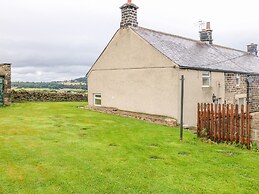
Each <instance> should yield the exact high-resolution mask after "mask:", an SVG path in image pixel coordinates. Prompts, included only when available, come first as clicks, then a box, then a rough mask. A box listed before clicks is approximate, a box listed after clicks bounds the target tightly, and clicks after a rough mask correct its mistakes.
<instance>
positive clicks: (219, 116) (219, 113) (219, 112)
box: [218, 104, 221, 142]
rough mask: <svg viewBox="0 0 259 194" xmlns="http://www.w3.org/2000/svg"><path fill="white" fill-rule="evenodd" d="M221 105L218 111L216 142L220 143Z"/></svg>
mask: <svg viewBox="0 0 259 194" xmlns="http://www.w3.org/2000/svg"><path fill="white" fill-rule="evenodd" d="M220 132H221V104H219V110H218V141H219V142H220V141H221V135H220Z"/></svg>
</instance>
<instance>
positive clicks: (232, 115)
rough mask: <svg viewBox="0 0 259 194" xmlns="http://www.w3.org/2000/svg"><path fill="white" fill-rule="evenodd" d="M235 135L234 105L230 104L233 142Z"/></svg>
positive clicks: (231, 139)
mask: <svg viewBox="0 0 259 194" xmlns="http://www.w3.org/2000/svg"><path fill="white" fill-rule="evenodd" d="M233 137H234V105H233V104H231V106H230V141H231V143H232V142H233Z"/></svg>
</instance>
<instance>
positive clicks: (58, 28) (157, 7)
mask: <svg viewBox="0 0 259 194" xmlns="http://www.w3.org/2000/svg"><path fill="white" fill-rule="evenodd" d="M0 1H1V12H0V26H1V30H0V63H1V62H11V63H12V70H13V75H12V79H13V80H20V81H22V80H26V81H36V80H37V81H51V80H62V79H70V78H76V77H78V76H84V75H85V73H86V72H87V71H88V69H89V68H90V66H91V65H92V64H93V63H94V62H95V60H96V59H97V57H98V56H99V55H100V53H101V52H102V50H103V49H104V48H105V46H106V45H107V43H108V42H109V40H110V39H111V37H112V36H113V34H114V33H115V32H116V30H117V29H118V28H119V23H120V19H121V18H120V17H121V15H120V14H121V13H120V9H119V7H120V6H121V5H122V4H124V3H126V0H109V1H100V0H99V1H98V0H37V1H35V0H0ZM133 2H134V3H136V4H137V5H138V6H139V7H140V8H139V10H138V21H139V25H140V26H143V27H147V28H151V29H154V30H159V31H163V32H168V33H172V34H176V35H181V36H186V37H189V38H193V39H198V38H199V37H198V26H197V22H198V21H199V20H205V21H210V22H211V26H212V29H213V38H214V43H215V44H220V45H224V46H229V47H234V48H237V49H242V50H245V49H246V45H247V44H249V43H251V42H254V43H259V37H258V34H259V26H258V25H257V24H258V16H257V9H258V5H259V2H258V1H257V0H250V1H249V3H247V2H243V1H234V0H228V1H223V0H218V1H210V2H208V1H205V0H197V1H189V0H182V1H177V2H175V1H171V0H163V1H141V0H133Z"/></svg>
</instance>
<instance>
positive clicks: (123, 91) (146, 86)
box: [88, 29, 179, 117]
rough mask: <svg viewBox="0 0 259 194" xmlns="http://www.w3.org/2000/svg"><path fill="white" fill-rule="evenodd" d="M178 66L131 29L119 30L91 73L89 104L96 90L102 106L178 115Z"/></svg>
mask: <svg viewBox="0 0 259 194" xmlns="http://www.w3.org/2000/svg"><path fill="white" fill-rule="evenodd" d="M178 76H179V75H178V69H176V68H175V64H173V63H172V62H171V61H170V60H169V59H168V58H166V57H165V56H164V55H162V54H161V53H160V52H159V51H157V50H156V49H155V48H153V47H152V46H150V45H149V44H148V43H147V42H145V41H144V40H143V39H142V38H140V37H139V36H138V35H136V34H135V32H133V31H132V30H131V29H121V30H119V31H118V32H117V34H116V35H115V37H114V38H113V40H112V41H111V42H110V44H109V45H108V47H107V48H106V50H105V51H104V52H103V54H102V55H101V56H100V58H99V59H98V60H97V62H96V64H95V65H94V67H93V68H92V71H91V72H90V74H89V76H88V85H89V91H88V92H89V105H93V93H101V94H102V106H107V107H116V108H119V109H122V110H128V111H136V112H144V113H149V114H158V115H166V116H171V117H176V116H177V115H178V112H177V111H178V109H177V106H178V105H177V102H178V97H179V96H178V91H179V77H178Z"/></svg>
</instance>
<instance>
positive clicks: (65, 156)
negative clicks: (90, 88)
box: [0, 103, 259, 194]
mask: <svg viewBox="0 0 259 194" xmlns="http://www.w3.org/2000/svg"><path fill="white" fill-rule="evenodd" d="M80 105H86V104H84V103H21V104H13V106H11V107H6V108H0V156H1V157H0V193H62V194H63V193H249V194H250V193H258V191H259V153H258V152H253V151H248V150H242V149H239V148H234V147H233V146H226V145H214V144H208V143H203V142H201V141H199V140H197V139H196V137H195V135H194V134H192V133H190V132H188V131H185V132H184V141H183V142H180V141H179V129H178V128H172V127H166V126H161V125H156V124H150V123H146V122H144V121H139V120H135V119H130V118H124V117H118V116H112V115H107V114H102V113H97V112H92V111H88V110H85V109H80V108H78V106H80Z"/></svg>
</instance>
